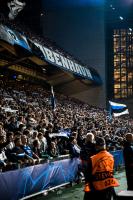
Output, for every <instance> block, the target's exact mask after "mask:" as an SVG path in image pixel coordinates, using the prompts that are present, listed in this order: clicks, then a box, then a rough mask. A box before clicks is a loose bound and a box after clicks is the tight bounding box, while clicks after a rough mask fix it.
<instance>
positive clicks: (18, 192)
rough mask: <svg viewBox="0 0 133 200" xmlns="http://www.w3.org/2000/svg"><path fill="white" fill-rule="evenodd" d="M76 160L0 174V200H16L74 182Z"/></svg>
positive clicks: (76, 167)
mask: <svg viewBox="0 0 133 200" xmlns="http://www.w3.org/2000/svg"><path fill="white" fill-rule="evenodd" d="M78 164H79V160H78V159H72V160H71V159H65V160H62V161H55V162H51V163H45V164H40V165H35V166H31V167H26V168H24V169H19V170H14V171H9V172H6V173H0V199H1V200H18V199H20V198H22V197H25V196H27V195H30V194H33V193H36V192H39V191H42V190H44V189H48V188H51V187H54V186H57V185H60V184H63V183H67V182H70V181H74V180H75V178H76V175H77V172H78Z"/></svg>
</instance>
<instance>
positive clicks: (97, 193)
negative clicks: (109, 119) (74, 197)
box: [84, 137, 119, 200]
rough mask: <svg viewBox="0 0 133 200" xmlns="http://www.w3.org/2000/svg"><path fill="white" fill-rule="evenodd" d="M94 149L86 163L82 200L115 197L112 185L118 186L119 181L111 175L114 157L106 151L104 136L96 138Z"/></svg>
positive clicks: (105, 199)
mask: <svg viewBox="0 0 133 200" xmlns="http://www.w3.org/2000/svg"><path fill="white" fill-rule="evenodd" d="M96 150H97V152H98V153H97V154H96V155H94V156H91V157H90V161H89V163H88V170H87V173H86V174H87V176H86V177H85V188H84V191H85V195H84V200H91V199H93V200H94V199H101V200H112V199H115V196H116V195H115V190H114V187H117V186H119V183H118V181H117V180H116V179H115V178H114V177H113V171H114V158H113V156H112V155H111V154H110V153H109V152H107V151H106V144H105V140H104V138H102V137H97V138H96Z"/></svg>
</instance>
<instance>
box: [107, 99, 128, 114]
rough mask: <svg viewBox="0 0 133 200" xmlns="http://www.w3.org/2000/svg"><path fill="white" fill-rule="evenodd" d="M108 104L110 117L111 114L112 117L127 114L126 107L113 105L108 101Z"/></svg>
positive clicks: (117, 104)
mask: <svg viewBox="0 0 133 200" xmlns="http://www.w3.org/2000/svg"><path fill="white" fill-rule="evenodd" d="M109 104H110V114H111V116H112V114H113V116H114V117H119V116H121V115H126V114H129V111H128V108H127V105H125V104H120V103H115V102H112V101H109Z"/></svg>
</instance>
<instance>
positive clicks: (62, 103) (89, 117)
mask: <svg viewBox="0 0 133 200" xmlns="http://www.w3.org/2000/svg"><path fill="white" fill-rule="evenodd" d="M50 95H51V94H50V91H47V90H45V89H44V88H42V87H41V86H35V85H34V86H32V85H28V84H22V83H17V85H16V82H14V83H12V84H11V83H10V84H8V82H7V83H5V82H1V89H0V150H1V153H0V167H1V169H2V170H3V171H4V170H8V169H14V168H16V167H18V165H19V166H28V165H33V164H36V163H39V162H40V160H41V159H47V160H49V159H51V158H57V157H59V156H61V155H65V154H69V153H70V155H71V157H79V156H80V155H81V154H82V157H84V156H85V155H86V151H87V150H86V149H85V146H86V143H87V142H88V141H87V137H88V136H87V137H86V135H88V133H91V134H93V136H94V137H96V136H101V137H104V138H105V140H106V145H107V149H108V150H110V151H115V150H121V149H122V148H123V144H124V137H125V134H126V133H128V132H131V131H132V128H133V126H132V120H129V119H112V121H111V122H110V120H109V119H108V113H107V112H106V111H105V110H104V109H99V108H95V107H92V106H89V105H87V104H84V103H81V102H79V101H77V100H75V99H71V98H69V97H66V96H64V95H59V94H56V109H55V110H54V111H53V110H52V108H51V103H50Z"/></svg>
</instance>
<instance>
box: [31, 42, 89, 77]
mask: <svg viewBox="0 0 133 200" xmlns="http://www.w3.org/2000/svg"><path fill="white" fill-rule="evenodd" d="M31 42H33V43H34V44H35V45H36V47H38V48H39V50H40V51H41V52H42V54H43V56H44V59H45V60H47V61H48V62H50V63H51V64H54V65H56V66H58V67H61V68H63V69H65V70H68V71H70V72H72V73H74V74H77V75H79V76H82V77H84V78H87V79H91V80H93V78H92V75H91V72H90V70H89V69H87V68H85V67H83V66H81V65H79V64H78V63H76V62H73V61H72V60H70V59H69V58H66V57H64V56H63V55H61V54H59V53H57V52H55V51H53V50H50V49H48V48H46V47H44V46H42V45H40V44H38V43H36V42H34V41H31Z"/></svg>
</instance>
